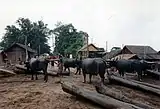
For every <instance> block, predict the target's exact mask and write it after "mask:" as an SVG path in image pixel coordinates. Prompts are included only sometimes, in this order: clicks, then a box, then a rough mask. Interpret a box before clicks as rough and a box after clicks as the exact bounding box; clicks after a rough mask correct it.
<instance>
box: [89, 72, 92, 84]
mask: <svg viewBox="0 0 160 109" xmlns="http://www.w3.org/2000/svg"><path fill="white" fill-rule="evenodd" d="M91 79H92V74H89V83H92V81H91Z"/></svg>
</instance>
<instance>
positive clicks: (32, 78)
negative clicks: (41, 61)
mask: <svg viewBox="0 0 160 109" xmlns="http://www.w3.org/2000/svg"><path fill="white" fill-rule="evenodd" d="M31 73H32V77H31V80H34V77H33V73H34V72H33V71H32V70H31Z"/></svg>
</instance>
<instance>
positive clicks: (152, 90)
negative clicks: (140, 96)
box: [108, 75, 160, 97]
mask: <svg viewBox="0 0 160 109" xmlns="http://www.w3.org/2000/svg"><path fill="white" fill-rule="evenodd" d="M108 78H109V81H110V83H115V84H119V85H123V86H127V87H130V88H134V89H138V90H141V91H145V92H149V93H152V94H155V95H157V96H159V97H160V90H159V89H156V88H153V87H149V86H146V85H142V84H139V83H136V82H133V81H129V80H126V79H123V78H120V77H117V76H113V75H111V76H108Z"/></svg>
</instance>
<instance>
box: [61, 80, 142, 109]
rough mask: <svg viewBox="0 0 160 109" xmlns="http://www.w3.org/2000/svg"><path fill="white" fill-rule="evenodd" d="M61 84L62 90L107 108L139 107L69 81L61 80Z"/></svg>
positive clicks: (125, 108) (137, 108)
mask: <svg viewBox="0 0 160 109" xmlns="http://www.w3.org/2000/svg"><path fill="white" fill-rule="evenodd" d="M61 85H62V89H63V91H65V92H67V93H69V94H72V95H75V96H77V97H82V98H85V99H87V100H90V101H92V102H94V103H96V104H99V105H101V106H102V107H104V108H107V109H141V108H140V107H138V106H135V105H132V104H129V103H124V102H121V101H119V100H116V99H114V98H111V97H109V96H105V95H102V94H99V93H96V92H93V91H89V90H86V89H83V88H82V87H79V86H76V85H74V84H71V83H69V82H62V83H61Z"/></svg>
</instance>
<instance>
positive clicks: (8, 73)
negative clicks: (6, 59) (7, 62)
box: [0, 68, 16, 77]
mask: <svg viewBox="0 0 160 109" xmlns="http://www.w3.org/2000/svg"><path fill="white" fill-rule="evenodd" d="M0 75H1V76H0V77H8V76H14V75H16V73H14V72H13V71H10V70H6V69H2V68H0Z"/></svg>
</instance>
